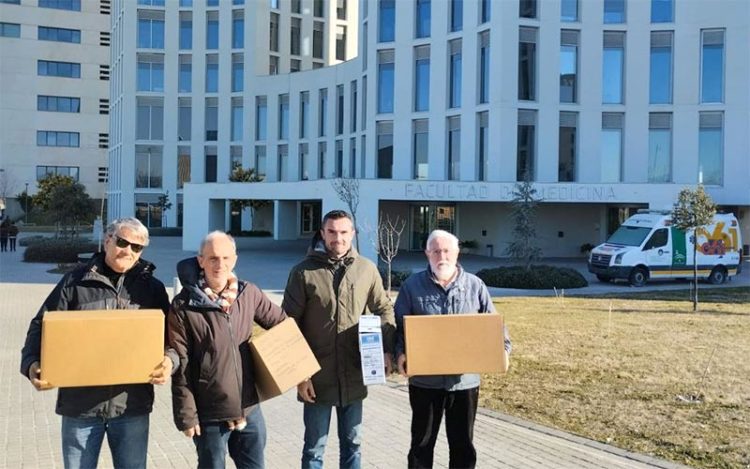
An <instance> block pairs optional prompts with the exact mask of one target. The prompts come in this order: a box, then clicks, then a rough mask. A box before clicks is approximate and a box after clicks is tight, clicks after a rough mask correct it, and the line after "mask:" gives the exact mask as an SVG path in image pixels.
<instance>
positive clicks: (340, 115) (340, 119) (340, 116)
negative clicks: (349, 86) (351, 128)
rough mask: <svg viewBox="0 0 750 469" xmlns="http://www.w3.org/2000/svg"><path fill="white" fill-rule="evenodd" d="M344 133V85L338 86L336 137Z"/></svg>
mask: <svg viewBox="0 0 750 469" xmlns="http://www.w3.org/2000/svg"><path fill="white" fill-rule="evenodd" d="M342 133H344V85H337V86H336V135H341V134H342Z"/></svg>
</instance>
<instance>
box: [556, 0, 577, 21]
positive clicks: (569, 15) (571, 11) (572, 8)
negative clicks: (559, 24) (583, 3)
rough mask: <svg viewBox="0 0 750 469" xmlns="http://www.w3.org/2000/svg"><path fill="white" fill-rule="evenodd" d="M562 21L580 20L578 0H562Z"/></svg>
mask: <svg viewBox="0 0 750 469" xmlns="http://www.w3.org/2000/svg"><path fill="white" fill-rule="evenodd" d="M560 21H563V22H576V21H578V0H560Z"/></svg>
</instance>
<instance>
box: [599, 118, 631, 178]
mask: <svg viewBox="0 0 750 469" xmlns="http://www.w3.org/2000/svg"><path fill="white" fill-rule="evenodd" d="M624 121H625V116H624V115H623V114H621V113H614V112H605V113H602V145H601V168H602V172H601V182H622V180H623V179H622V144H623V122H624Z"/></svg>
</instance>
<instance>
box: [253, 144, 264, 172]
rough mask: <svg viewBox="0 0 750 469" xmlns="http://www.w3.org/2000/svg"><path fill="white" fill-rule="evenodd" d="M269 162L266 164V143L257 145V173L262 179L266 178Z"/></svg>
mask: <svg viewBox="0 0 750 469" xmlns="http://www.w3.org/2000/svg"><path fill="white" fill-rule="evenodd" d="M266 171H267V164H266V147H265V146H264V145H256V146H255V174H257V175H258V177H259V178H260V179H265V178H266V174H267V173H266Z"/></svg>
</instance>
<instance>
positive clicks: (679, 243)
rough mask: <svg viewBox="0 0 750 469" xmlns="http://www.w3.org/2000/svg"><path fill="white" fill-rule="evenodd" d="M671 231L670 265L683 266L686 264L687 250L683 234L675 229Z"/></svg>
mask: <svg viewBox="0 0 750 469" xmlns="http://www.w3.org/2000/svg"><path fill="white" fill-rule="evenodd" d="M671 230H672V265H685V264H686V263H687V249H686V245H685V244H686V243H685V238H686V236H685V232H684V231H682V230H678V229H677V228H675V227H672V228H671Z"/></svg>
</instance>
